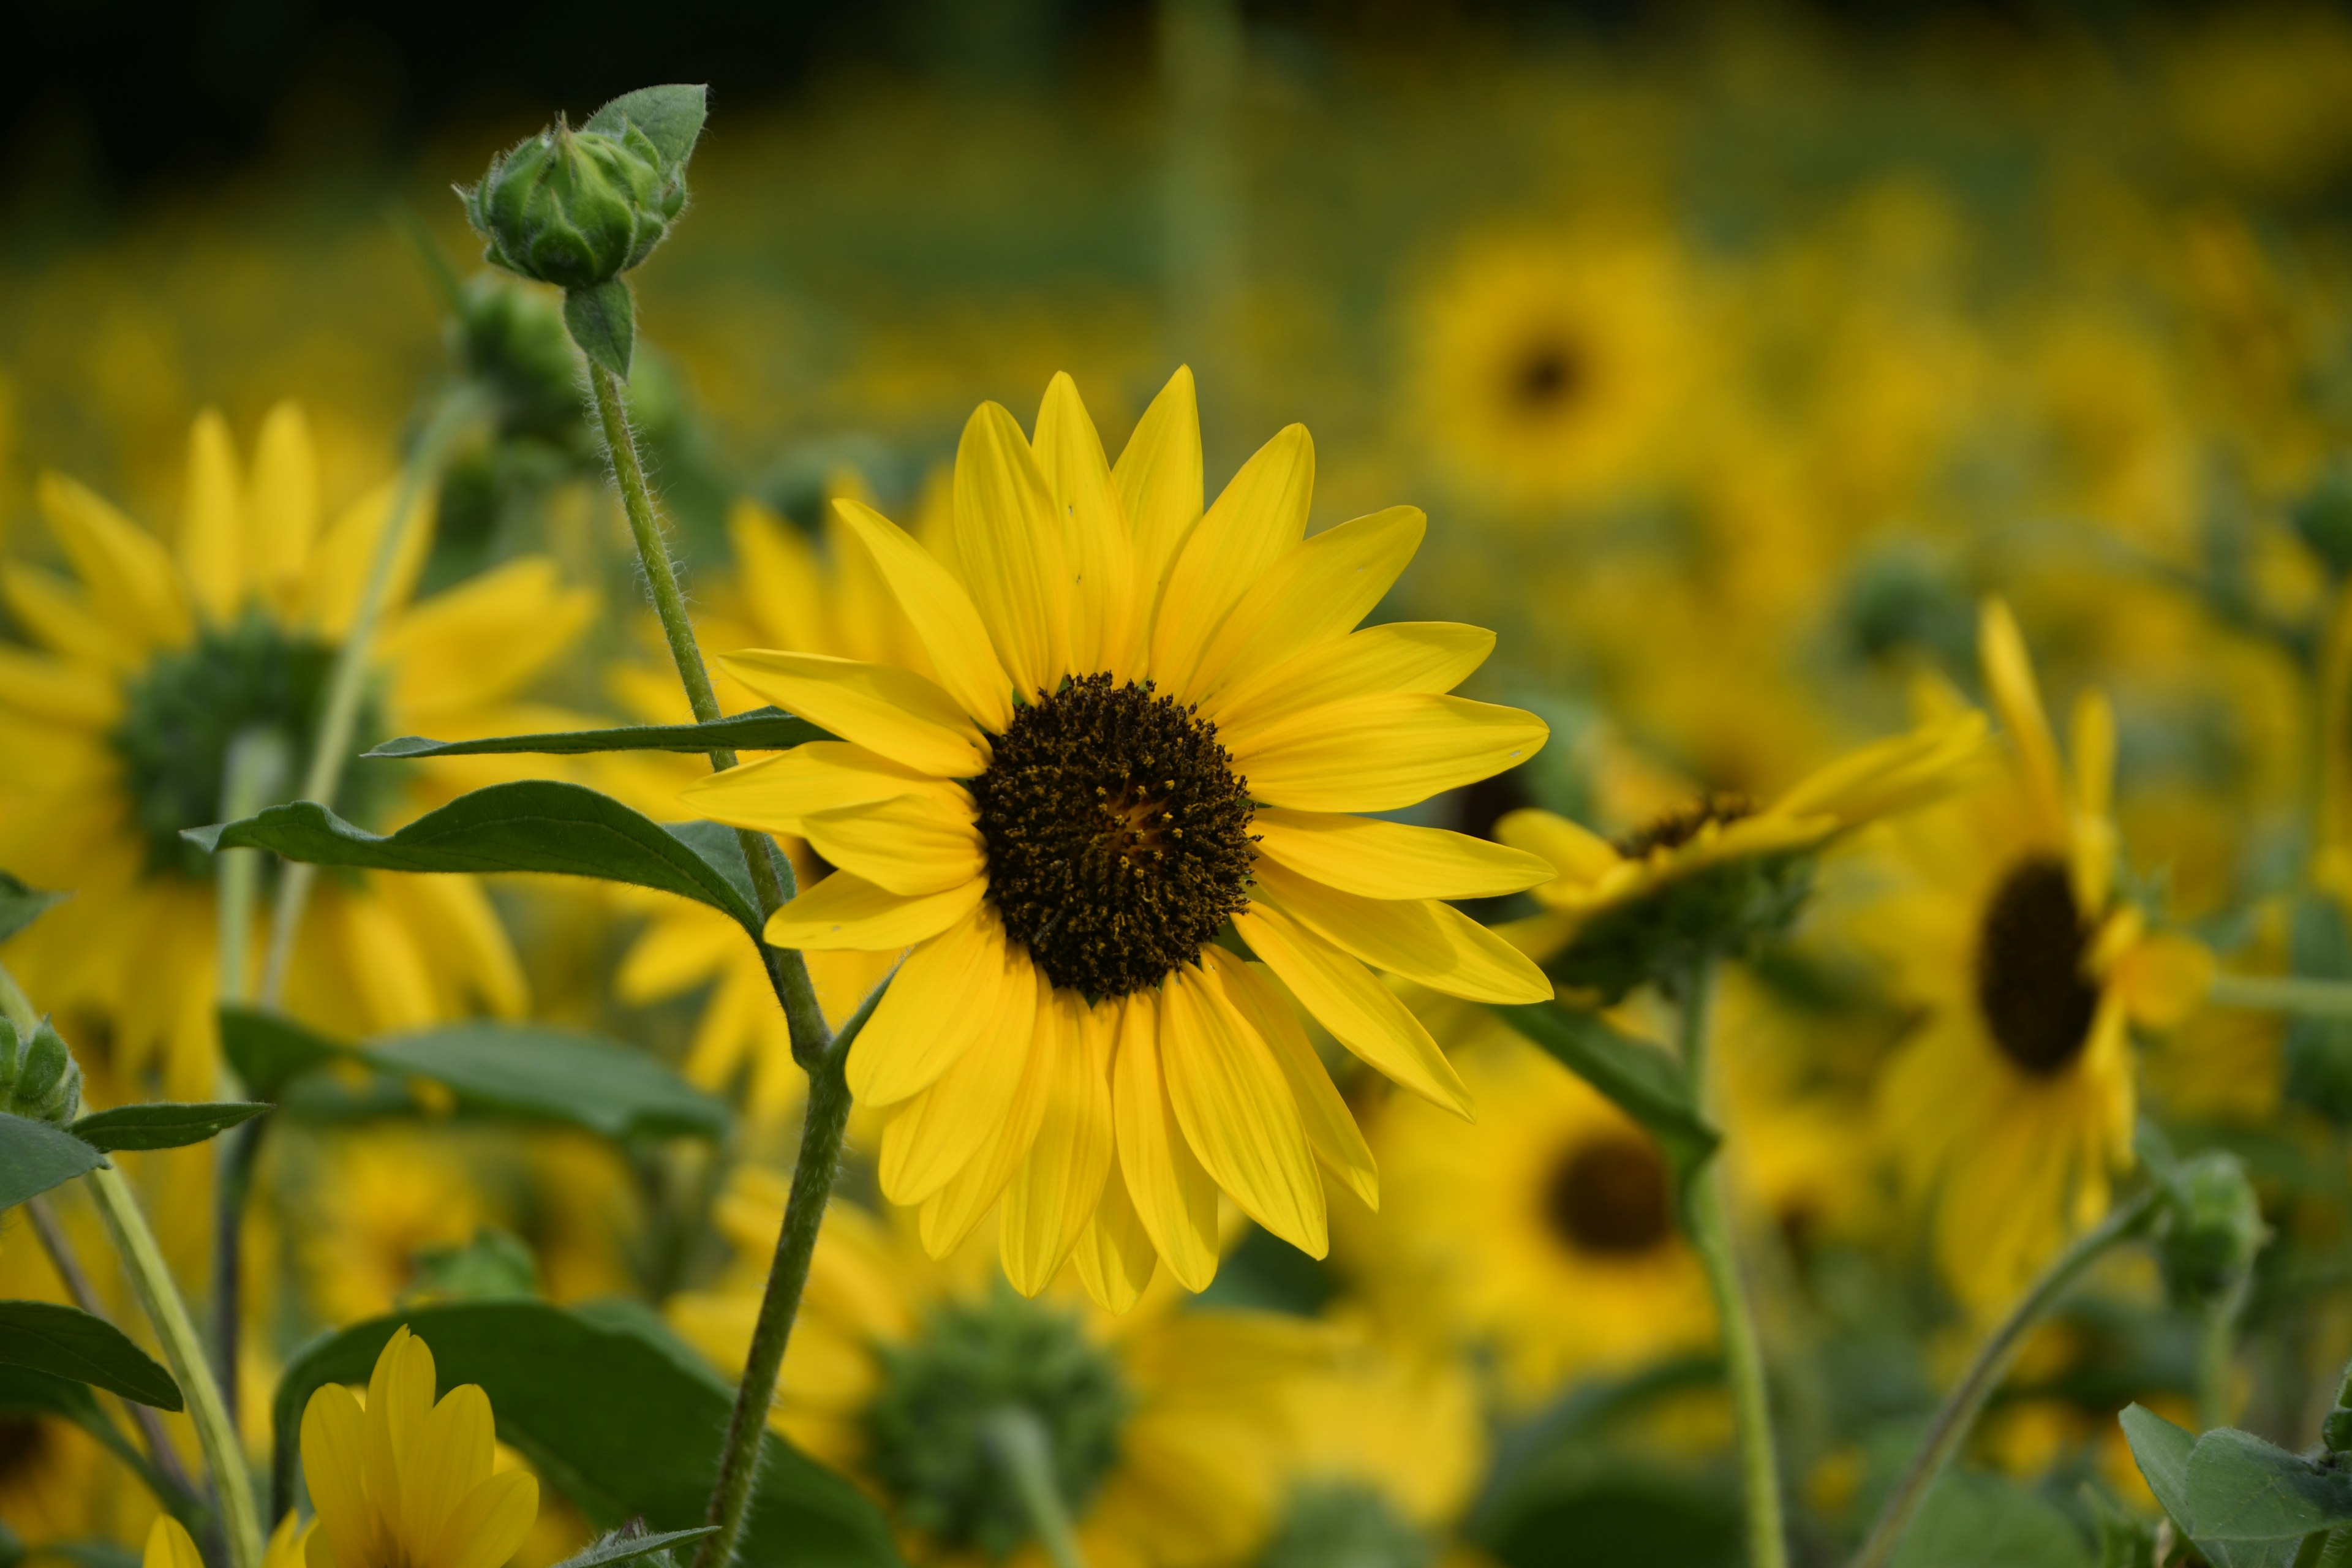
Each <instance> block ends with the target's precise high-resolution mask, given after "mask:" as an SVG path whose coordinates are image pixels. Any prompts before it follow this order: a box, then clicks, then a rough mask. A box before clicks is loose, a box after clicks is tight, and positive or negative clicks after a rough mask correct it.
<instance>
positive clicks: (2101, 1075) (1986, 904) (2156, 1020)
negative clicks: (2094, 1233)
mask: <svg viewBox="0 0 2352 1568" xmlns="http://www.w3.org/2000/svg"><path fill="white" fill-rule="evenodd" d="M1980 643H1981V648H1980V651H1981V657H1982V659H1983V664H1984V679H1985V687H1986V689H1987V690H1988V691H1989V692H1990V695H1991V698H1992V703H1993V706H1994V708H1995V710H1997V711H1998V712H1999V714H2000V721H2001V726H2002V729H2003V730H2004V731H2005V732H2006V733H2007V735H2008V739H2009V765H2008V766H2007V767H2006V768H2005V769H2003V770H2001V771H2000V773H1999V774H1998V775H1997V776H1995V777H1994V778H1992V779H1991V780H1990V782H1988V783H1987V784H1984V785H1983V786H1982V787H1979V788H1977V789H1973V790H1970V791H1969V792H1968V793H1967V794H1965V795H1961V796H1959V797H1958V798H1956V799H1954V800H1952V801H1950V802H1948V803H1947V804H1946V805H1943V806H1941V807H1939V808H1937V809H1935V810H1933V811H1929V812H1927V813H1923V814H1921V815H1920V816H1916V817H1914V818H1912V819H1910V820H1909V821H1908V822H1906V823H1904V824H1901V825H1899V831H1897V832H1895V833H1894V834H1892V835H1891V836H1890V837H1891V840H1892V842H1893V843H1894V845H1895V858H1896V861H1897V869H1898V871H1899V872H1900V874H1902V875H1903V877H1904V879H1905V880H1904V883H1903V886H1902V888H1901V889H1899V890H1897V891H1895V893H1893V894H1891V895H1890V896H1888V897H1886V898H1885V899H1884V900H1879V901H1877V902H1876V903H1875V904H1874V907H1873V908H1872V909H1871V910H1870V911H1869V913H1868V916H1867V918H1866V919H1865V920H1864V921H1860V922H1859V924H1858V931H1859V934H1860V935H1861V936H1862V937H1863V939H1864V941H1866V942H1871V943H1873V944H1874V945H1875V946H1878V947H1879V948H1881V949H1882V950H1883V951H1884V952H1885V954H1886V956H1887V959H1888V962H1889V963H1890V965H1891V967H1892V969H1893V972H1894V974H1895V982H1896V984H1897V987H1898V989H1899V990H1900V991H1901V992H1902V993H1903V994H1905V995H1906V997H1907V998H1909V999H1910V1000H1911V1001H1913V1002H1914V1003H1916V1004H1917V1005H1922V1006H1924V1007H1925V1008H1926V1009H1927V1016H1926V1017H1925V1019H1924V1021H1923V1022H1922V1023H1921V1024H1920V1026H1918V1029H1917V1031H1916V1036H1915V1037H1914V1038H1913V1039H1912V1041H1911V1042H1910V1043H1909V1044H1908V1045H1907V1046H1906V1047H1905V1048H1904V1049H1903V1051H1902V1052H1901V1054H1900V1055H1899V1056H1898V1057H1897V1058H1895V1061H1894V1062H1893V1063H1892V1064H1891V1065H1890V1067H1889V1068H1888V1069H1887V1074H1886V1078H1885V1084H1884V1086H1883V1105H1882V1114H1883V1117H1884V1123H1885V1132H1886V1135H1887V1137H1888V1139H1889V1141H1890V1145H1891V1147H1892V1148H1893V1150H1894V1151H1895V1158H1896V1161H1897V1163H1898V1165H1899V1166H1900V1169H1901V1171H1902V1173H1903V1175H1904V1178H1905V1183H1906V1187H1907V1188H1908V1190H1909V1191H1910V1192H1911V1194H1913V1196H1914V1198H1915V1199H1919V1200H1930V1201H1932V1205H1933V1214H1934V1224H1935V1252H1936V1258H1937V1263H1938V1264H1939V1266H1940V1267H1941V1269H1942V1271H1943V1273H1944V1275H1945V1277H1946V1278H1947V1279H1948V1280H1949V1282H1950V1283H1951V1285H1952V1287H1953V1288H1954V1289H1955V1290H1956V1291H1957V1292H1958V1294H1959V1296H1960V1297H1961V1298H1962V1300H1965V1301H1966V1302H1968V1303H1969V1305H1970V1306H1972V1307H1974V1308H1977V1309H1979V1310H1990V1309H1997V1308H1998V1307H2000V1306H2001V1305H2003V1304H2005V1303H2006V1302H2007V1301H2008V1300H2010V1299H2011V1297H2013V1296H2014V1295H2015V1294H2016V1292H2017V1291H2018V1290H2019V1289H2022V1288H2023V1286H2024V1285H2025V1283H2026V1281H2027V1280H2028V1279H2030V1278H2031V1277H2032V1273H2033V1271H2034V1270H2035V1269H2036V1268H2039V1267H2040V1266H2041V1265H2042V1262H2043V1261H2044V1260H2046V1259H2047V1258H2049V1257H2050V1256H2051V1255H2052V1254H2053V1253H2054V1252H2055V1251H2056V1250H2057V1249H2058V1248H2059V1247H2060V1246H2062V1245H2063V1243H2064V1241H2065V1239H2066V1237H2068V1236H2069V1235H2070V1234H2071V1233H2073V1232H2074V1231H2076V1230H2079V1229H2081V1228H2082V1227H2084V1226H2088V1225H2090V1224H2092V1223H2094V1222H2095V1221H2096V1220H2097V1218H2098V1217H2099V1215H2101V1214H2103V1213H2104V1212H2105V1209H2106V1206H2107V1197H2108V1192H2109V1182H2110V1178H2111V1176H2112V1174H2113V1173H2116V1172H2118V1171H2121V1170H2124V1169H2126V1168H2127V1167H2128V1166H2129V1165H2130V1163H2131V1159H2132V1131H2133V1125H2134V1119H2135V1115H2136V1107H2137V1073H2136V1070H2135V1067H2134V1063H2133V1059H2132V1050H2131V1041H2130V1031H2131V1026H2132V1025H2134V1024H2136V1023H2137V1024H2142V1025H2148V1026H2168V1025H2170V1024H2174V1023H2178V1022H2179V1021H2180V1019H2182V1018H2183V1017H2185V1016H2187V1015H2188V1014H2189V1012H2190V1011H2191V1010H2192V1009H2194V1007H2195V1006H2196V1005H2197V1003H2198V1001H2199V1000H2200V997H2201V995H2202V994H2203V989H2204V985H2205V983H2206V981H2207V979H2208V978H2209V977H2210V973H2211V970H2212V958H2211V955H2210V953H2208V952H2206V950H2205V949H2204V948H2203V947H2201V946H2200V945H2199V944H2197V943H2196V942H2191V941H2189V939H2187V938H2185V937H2181V936H2177V935H2168V934H2157V935H2152V934H2150V933H2149V932H2148V931H2147V922H2146V920H2145V918H2144V917H2143V915H2142V913H2141V911H2140V910H2139V909H2138V907H2137V905H2135V904H2133V903H2131V902H2129V901H2128V900H2126V899H2125V898H2124V897H2122V896H2121V894H2120V893H2119V892H2118V890H2117V889H2116V832H2115V827H2114V825H2113V823H2112V822H2111V821H2110V820H2109V817H2108V806H2109V800H2110V795H2111V794H2112V786H2113V773H2114V763H2115V720H2114V717H2113V714H2112V713H2111V711H2110V710H2109V709H2108V707H2107V704H2106V701H2105V698H2103V697H2102V696H2100V695H2099V694H2098V693H2097V692H2095V691H2085V692H2084V694H2083V696H2082V698H2081V699H2080V700H2078V701H2077V702H2076V704H2075V708H2074V734H2073V740H2074V745H2073V752H2074V756H2073V762H2074V773H2073V778H2072V780H2071V781H2070V780H2069V779H2068V778H2067V776H2066V773H2065V770H2064V768H2063V764H2062V763H2061V762H2060V759H2059V754H2058V747H2057V742H2056V741H2055V739H2054V738H2053V735H2052V732H2051V729H2050V725H2049V721H2048V720H2047V719H2045V718H2044V717H2043V712H2042V696H2041V692H2040V689H2039V688H2038V686H2037V685H2036V682H2035V680H2034V676H2033V667H2032V662H2031V660H2030V659H2029V658H2028V656H2027V654H2026V650H2025V642H2024V639H2023V637H2021V636H2020V635H2019V632H2018V629H2017V623H2016V621H2015V620H2014V619H2013V618H2012V617H2011V615H2010V613H2009V609H2008V606H2007V605H2003V604H2002V603H2001V602H2000V601H1999V600H1993V601H1990V602H1989V603H1988V604H1987V605H1986V606H1985V610H1984V616H1983V624H1982V627H1981V631H1980Z"/></svg>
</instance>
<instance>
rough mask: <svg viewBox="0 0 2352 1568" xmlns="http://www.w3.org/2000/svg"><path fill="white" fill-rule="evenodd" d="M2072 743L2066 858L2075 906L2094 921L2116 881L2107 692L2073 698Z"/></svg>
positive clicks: (2112, 727) (2111, 715) (2112, 716)
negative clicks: (2109, 808) (2110, 812)
mask: <svg viewBox="0 0 2352 1568" xmlns="http://www.w3.org/2000/svg"><path fill="white" fill-rule="evenodd" d="M2071 739H2072V740H2073V742H2074V799H2073V800H2072V801H2071V802H2069V803H2068V804H2069V805H2070V807H2071V811H2070V813H2069V816H2068V822H2067V834H2066V844H2067V848H2068V851H2069V853H2068V856H2067V859H2068V862H2069V864H2070V868H2071V869H2072V871H2073V873H2074V907H2075V908H2077V909H2079V910H2084V911H2085V912H2086V914H2089V915H2091V916H2092V917H2093V918H2095V916H2096V911H2098V910H2104V909H2105V908H2106V907H2107V894H2108V891H2109V889H2111V888H2112V887H2113V885H2114V882H2115V868H2116V849H2117V845H2116V830H2115V825H2114V824H2113V823H2112V822H2110V821H2109V820H2108V818H2107V806H2108V805H2109V803H2110V802H2111V801H2112V800H2113V798H2114V795H2115V788H2116V710H2114V709H2113V708H2111V707H2109V706H2108V704H2107V699H2106V694H2105V693H2104V692H2101V691H2096V690H2086V691H2084V692H2083V693H2082V694H2081V695H2080V696H2078V697H2077V698H2075V699H2074V726H2073V731H2072V735H2071Z"/></svg>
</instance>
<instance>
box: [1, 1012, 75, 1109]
mask: <svg viewBox="0 0 2352 1568" xmlns="http://www.w3.org/2000/svg"><path fill="white" fill-rule="evenodd" d="M0 1110H5V1111H6V1112H7V1113H9V1114H10V1115H12V1116H29V1117H31V1118H33V1119H34V1120H35V1121H54V1122H57V1123H58V1125H60V1126H62V1125H64V1124H65V1123H66V1122H68V1121H72V1120H73V1119H74V1118H75V1117H76V1116H79V1114H80V1113H81V1068H79V1067H78V1066H77V1065H75V1062H74V1059H73V1053H72V1052H71V1051H69V1050H68V1049H67V1048H66V1043H65V1041H64V1039H63V1038H62V1037H59V1036H58V1032H57V1031H56V1030H55V1029H53V1028H51V1027H50V1026H49V1022H48V1020H47V1019H46V1018H44V1019H42V1020H41V1023H40V1026H38V1027H37V1028H36V1029H35V1030H34V1031H33V1036H32V1038H30V1039H26V1038H24V1037H21V1036H20V1035H19V1034H18V1033H17V1031H16V1027H15V1026H13V1025H11V1024H9V1023H8V1022H7V1021H6V1020H5V1019H0Z"/></svg>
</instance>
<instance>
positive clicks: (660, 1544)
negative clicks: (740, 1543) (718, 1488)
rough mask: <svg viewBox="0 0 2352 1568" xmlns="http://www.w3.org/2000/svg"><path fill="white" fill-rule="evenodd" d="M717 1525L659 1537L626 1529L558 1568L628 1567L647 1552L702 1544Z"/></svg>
mask: <svg viewBox="0 0 2352 1568" xmlns="http://www.w3.org/2000/svg"><path fill="white" fill-rule="evenodd" d="M718 1533H719V1527H718V1526H717V1525H715V1524H701V1525H697V1526H695V1528H693V1529H692V1530H666V1531H662V1532H661V1533H660V1534H658V1535H647V1534H646V1533H645V1531H636V1532H635V1533H634V1534H632V1533H631V1532H630V1531H628V1530H627V1529H625V1528H624V1529H621V1530H616V1531H613V1532H612V1533H611V1534H609V1535H607V1536H605V1537H604V1539H602V1540H601V1541H596V1542H591V1543H590V1544H588V1545H587V1546H584V1547H583V1548H581V1549H580V1550H579V1551H577V1552H573V1553H572V1555H571V1556H569V1557H567V1558H565V1559H564V1560H563V1561H562V1562H561V1563H557V1564H556V1565H555V1568H604V1564H606V1563H626V1562H627V1561H628V1560H629V1559H630V1558H632V1557H643V1556H644V1555H645V1554H646V1552H659V1551H662V1550H663V1549H664V1548H666V1547H671V1546H676V1545H677V1544H678V1543H679V1542H687V1541H699V1540H701V1539H702V1538H703V1537H704V1536H706V1535H716V1534H718Z"/></svg>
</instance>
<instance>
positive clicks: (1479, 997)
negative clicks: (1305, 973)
mask: <svg viewBox="0 0 2352 1568" xmlns="http://www.w3.org/2000/svg"><path fill="white" fill-rule="evenodd" d="M1257 879H1258V892H1259V896H1260V897H1261V898H1262V899H1264V900H1266V901H1269V902H1271V903H1273V904H1274V905H1276V907H1277V908H1279V909H1281V910H1283V911H1284V912H1285V913H1286V914H1288V915H1290V916H1291V917H1292V918H1294V919H1295V920H1297V921H1298V922H1299V923H1300V924H1301V925H1303V926H1305V927H1306V928H1307V930H1309V931H1313V932H1314V933H1315V934H1316V935H1318V936H1319V937H1321V938H1322V939H1323V940H1324V941H1326V942H1329V943H1330V944H1331V945H1332V946H1334V947H1336V948H1338V949H1339V951H1340V952H1346V953H1349V954H1352V955H1353V956H1355V957H1357V958H1360V959H1361V960H1362V961H1363V962H1364V963H1369V964H1370V965H1372V966H1373V967H1374V968H1376V969H1385V970H1387V971H1388V972H1389V973H1391V974H1401V975H1402V976H1404V977H1405V978H1406V979H1407V980H1412V981H1415V982H1418V983H1419V984H1423V985H1426V986H1428V987H1429V988H1430V989H1431V990H1433V991H1440V992H1443V993H1444V994H1446V995H1448V996H1459V997H1462V998H1463V999H1465V1001H1471V1002H1504V1003H1513V1002H1518V1003H1524V1002H1548V1001H1549V1000H1550V999H1551V995H1552V983H1551V981H1550V980H1549V979H1548V978H1547V977H1546V976H1545V974H1544V972H1543V971H1542V970H1540V969H1538V968H1537V967H1536V966H1535V964H1534V963H1530V962H1529V961H1528V957H1527V955H1526V954H1525V953H1523V952H1519V950H1518V949H1517V948H1515V947H1513V946H1512V945H1511V944H1510V943H1508V942H1505V941H1504V940H1503V939H1502V938H1501V937H1498V936H1496V934H1495V933H1494V932H1492V931H1488V930H1487V929H1486V927H1485V926H1482V925H1480V924H1479V923H1478V922H1477V921H1474V920H1472V919H1471V918H1470V917H1469V916H1467V915H1465V914H1464V913H1463V912H1462V911H1461V910H1457V909H1454V907H1452V906H1451V905H1449V904H1444V903H1441V902H1439V901H1438V900H1435V899H1367V898H1360V897H1359V896H1358V895H1356V894H1354V893H1343V892H1341V891H1339V889H1337V888H1332V887H1328V886H1326V885H1325V884H1323V883H1321V882H1318V881H1315V880H1313V879H1310V878H1307V877H1302V876H1300V875H1298V873H1297V872H1296V871H1292V870H1290V869H1288V868H1286V867H1284V866H1282V865H1280V864H1279V863H1276V862H1268V861H1261V862H1260V863H1259V865H1258V868H1257Z"/></svg>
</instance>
